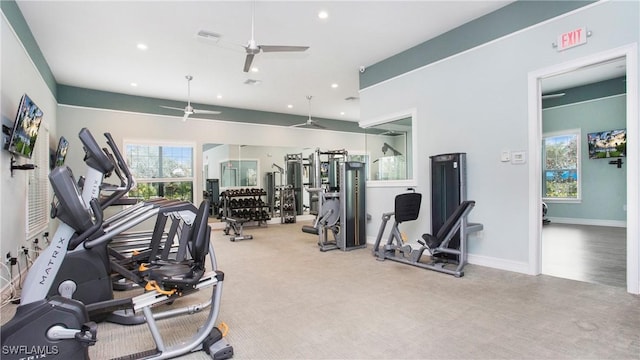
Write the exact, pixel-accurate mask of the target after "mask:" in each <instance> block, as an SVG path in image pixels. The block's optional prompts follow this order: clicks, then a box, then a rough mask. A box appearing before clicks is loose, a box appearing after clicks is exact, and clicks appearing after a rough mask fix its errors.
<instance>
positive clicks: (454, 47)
mask: <svg viewBox="0 0 640 360" xmlns="http://www.w3.org/2000/svg"><path fill="white" fill-rule="evenodd" d="M593 2H595V1H523V0H521V1H516V2H514V3H511V4H509V5H507V6H505V7H503V8H501V9H498V10H496V11H494V12H492V13H489V14H487V15H485V16H482V17H479V18H477V19H475V20H473V21H470V22H468V23H466V24H464V25H461V26H459V27H457V28H455V29H453V30H450V31H448V32H446V33H444V34H442V35H439V36H437V37H435V38H433V39H431V40H428V41H426V42H424V43H422V44H419V45H416V46H414V47H412V48H410V49H407V50H405V51H403V52H401V53H399V54H396V55H394V56H392V57H390V58H387V59H385V60H383V61H380V62H378V63H376V64H373V65H370V66H368V67H367V69H366V71H365V72H364V73H361V74H360V89H364V88H366V87H369V86H372V85H375V84H377V83H379V82H382V81H385V80H388V79H391V78H393V77H396V76H398V75H401V74H404V73H406V72H409V71H411V70H414V69H417V68H420V67H422V66H425V65H428V64H431V63H434V62H436V61H438V60H442V59H445V58H447V57H449V56H452V55H455V54H458V53H461V52H463V51H465V50H468V49H471V48H474V47H476V46H479V45H482V44H485V43H487V42H489V41H492V40H495V39H498V38H500V37H502V36H505V35H508V34H511V33H513V32H516V31H518V30H522V29H525V28H527V27H529V26H532V25H535V24H537V23H540V22H542V21H545V20H549V19H551V18H554V17H556V16H558V15H561V14H564V13H567V12H569V11H572V10H575V9H578V8H581V7H583V6H586V5H589V4H591V3H593Z"/></svg>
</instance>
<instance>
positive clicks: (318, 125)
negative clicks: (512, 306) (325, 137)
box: [310, 121, 326, 129]
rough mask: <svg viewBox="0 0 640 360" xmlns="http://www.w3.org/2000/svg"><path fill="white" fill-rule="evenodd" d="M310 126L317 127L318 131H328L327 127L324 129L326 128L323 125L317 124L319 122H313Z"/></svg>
mask: <svg viewBox="0 0 640 360" xmlns="http://www.w3.org/2000/svg"><path fill="white" fill-rule="evenodd" d="M310 125H311V126H315V127H317V128H318V129H326V127H324V126H322V125H320V124H318V123H317V122H315V121H314V122H312V123H311V124H310Z"/></svg>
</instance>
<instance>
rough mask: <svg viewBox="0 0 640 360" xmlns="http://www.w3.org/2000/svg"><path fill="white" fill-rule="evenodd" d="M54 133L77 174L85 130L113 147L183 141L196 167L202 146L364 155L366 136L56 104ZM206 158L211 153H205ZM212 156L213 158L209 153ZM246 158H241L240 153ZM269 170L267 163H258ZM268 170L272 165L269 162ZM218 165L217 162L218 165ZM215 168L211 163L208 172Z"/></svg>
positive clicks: (197, 192)
mask: <svg viewBox="0 0 640 360" xmlns="http://www.w3.org/2000/svg"><path fill="white" fill-rule="evenodd" d="M58 118H59V119H61V120H60V121H59V123H58V132H59V134H61V135H64V136H65V137H66V138H67V139H68V140H69V146H70V148H69V153H68V155H67V160H66V161H67V165H68V166H69V167H71V169H73V170H74V173H75V174H76V176H78V175H81V174H84V169H85V165H84V163H83V162H82V157H83V154H84V152H83V151H82V146H81V144H80V140H78V136H77V134H78V132H79V131H80V129H82V128H83V127H87V128H88V129H89V130H90V131H91V133H92V134H93V136H95V137H96V138H97V139H98V141H99V143H101V144H102V143H104V137H103V136H102V134H103V133H105V132H110V133H111V134H112V136H113V138H114V140H115V141H116V143H117V144H118V145H119V146H121V147H122V145H123V142H124V140H141V141H144V140H147V141H148V140H153V141H165V142H186V143H193V144H194V146H195V148H194V149H195V151H194V154H195V159H194V163H195V164H196V166H199V165H197V164H203V163H204V161H203V152H202V146H203V145H204V144H210V143H214V144H243V145H258V146H273V145H277V146H282V147H295V148H304V147H309V146H313V147H314V148H315V147H320V148H321V149H343V148H347V149H348V150H354V151H360V152H364V147H365V139H364V134H355V133H344V132H337V131H325V130H317V129H313V130H311V129H301V128H289V127H283V126H273V125H258V124H247V123H234V122H224V121H215V120H196V119H189V120H188V121H187V122H182V121H181V118H180V117H171V116H159V115H149V114H138V113H127V112H120V111H112V110H102V109H90V108H80V107H71V106H66V105H60V106H58ZM208 154H209V152H208ZM211 155H213V154H211ZM242 157H243V158H245V155H244V154H243V155H242ZM261 165H262V166H267V164H261ZM268 166H271V164H270V163H269V164H268ZM218 167H219V164H218ZM214 168H215V165H212V164H209V172H210V173H211V172H212V171H214V170H213V169H214ZM195 177H196V179H195V186H194V196H195V199H194V200H195V202H196V203H197V202H200V201H201V200H202V191H203V179H202V171H201V169H198V170H197V171H195Z"/></svg>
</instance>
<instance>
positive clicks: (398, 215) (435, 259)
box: [373, 192, 482, 277]
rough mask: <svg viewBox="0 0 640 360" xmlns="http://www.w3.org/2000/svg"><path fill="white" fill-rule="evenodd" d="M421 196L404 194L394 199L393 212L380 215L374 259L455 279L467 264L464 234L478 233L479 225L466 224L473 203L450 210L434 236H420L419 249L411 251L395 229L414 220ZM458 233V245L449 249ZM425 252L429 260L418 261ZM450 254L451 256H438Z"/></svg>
mask: <svg viewBox="0 0 640 360" xmlns="http://www.w3.org/2000/svg"><path fill="white" fill-rule="evenodd" d="M421 202H422V194H420V193H415V192H411V193H404V194H400V195H397V196H396V198H395V208H394V211H393V212H387V213H384V214H382V224H381V225H380V230H379V231H378V236H377V237H376V242H375V245H374V247H373V255H374V256H376V258H377V260H381V261H382V260H386V259H389V260H393V261H397V262H401V263H404V264H409V265H413V266H417V267H421V268H425V269H429V270H435V271H439V272H442V273H446V274H449V275H453V276H455V277H462V276H463V275H464V271H463V269H464V266H465V265H466V263H467V235H468V233H469V232H470V231H478V230H480V229H481V228H482V225H481V224H468V223H467V215H469V213H470V212H471V210H472V209H473V207H474V206H475V201H472V200H465V201H463V202H462V203H461V204H460V205H458V207H457V208H456V209H455V210H454V212H453V214H451V215H450V216H449V217H448V218H447V219H446V220H445V222H444V224H443V225H442V226H441V227H440V229H439V230H438V232H437V233H435V234H424V235H422V239H421V240H418V244H419V245H420V247H418V248H414V247H412V246H411V245H410V244H407V243H405V241H404V240H403V237H402V234H401V232H400V229H399V228H398V226H399V225H400V224H401V223H403V222H407V221H413V220H416V219H417V218H418V215H419V213H420V204H421ZM392 216H395V221H394V224H393V226H392V227H391V232H390V234H389V238H388V240H387V242H386V243H385V244H384V245H383V246H380V243H381V242H382V236H383V234H384V232H385V227H386V225H387V222H388V221H389V220H390V219H391V217H392ZM457 234H459V239H460V241H459V245H458V246H451V245H452V244H451V241H452V239H454V238H455V237H456V235H457ZM425 251H426V252H427V253H428V254H429V256H430V259H429V261H422V256H423V255H424V253H425ZM442 255H454V256H442Z"/></svg>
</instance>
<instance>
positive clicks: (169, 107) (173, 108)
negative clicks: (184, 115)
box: [160, 105, 184, 112]
mask: <svg viewBox="0 0 640 360" xmlns="http://www.w3.org/2000/svg"><path fill="white" fill-rule="evenodd" d="M160 107H161V108H165V109H169V110H176V111H182V112H184V108H177V107H172V106H164V105H160Z"/></svg>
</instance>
